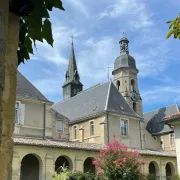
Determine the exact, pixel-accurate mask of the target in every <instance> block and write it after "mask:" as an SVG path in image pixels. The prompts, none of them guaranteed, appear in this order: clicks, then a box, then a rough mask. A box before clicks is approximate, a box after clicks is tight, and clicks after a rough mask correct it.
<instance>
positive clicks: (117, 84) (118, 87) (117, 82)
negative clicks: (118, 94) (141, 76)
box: [116, 81, 121, 91]
mask: <svg viewBox="0 0 180 180" xmlns="http://www.w3.org/2000/svg"><path fill="white" fill-rule="evenodd" d="M116 87H117V89H118V91H120V90H121V87H120V81H116Z"/></svg>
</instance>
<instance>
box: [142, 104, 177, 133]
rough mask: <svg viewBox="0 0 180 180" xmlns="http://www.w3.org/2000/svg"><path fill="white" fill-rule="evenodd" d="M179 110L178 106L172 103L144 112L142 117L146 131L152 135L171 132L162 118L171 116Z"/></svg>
mask: <svg viewBox="0 0 180 180" xmlns="http://www.w3.org/2000/svg"><path fill="white" fill-rule="evenodd" d="M179 112H180V111H179V106H178V105H177V104H173V105H171V106H167V107H163V108H160V109H157V110H154V111H151V112H147V113H144V114H143V117H144V120H145V123H146V124H147V125H146V129H147V131H148V132H149V133H151V134H154V135H156V134H164V133H168V132H173V129H172V128H171V127H170V126H169V125H166V124H164V123H163V122H162V120H163V118H165V117H166V116H171V115H173V114H176V113H179Z"/></svg>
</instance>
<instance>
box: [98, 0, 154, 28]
mask: <svg viewBox="0 0 180 180" xmlns="http://www.w3.org/2000/svg"><path fill="white" fill-rule="evenodd" d="M106 16H107V17H111V18H119V17H122V18H124V19H125V20H126V21H127V23H129V25H131V26H132V27H133V28H136V29H139V28H144V27H149V26H152V25H153V21H152V19H151V16H150V12H148V10H147V8H146V6H145V3H144V1H143V0H116V1H115V3H114V4H113V5H110V6H109V7H107V8H106V9H105V10H104V11H103V12H102V13H100V14H99V15H98V19H102V18H104V17H106Z"/></svg>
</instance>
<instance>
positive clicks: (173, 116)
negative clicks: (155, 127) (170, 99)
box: [163, 113, 180, 121]
mask: <svg viewBox="0 0 180 180" xmlns="http://www.w3.org/2000/svg"><path fill="white" fill-rule="evenodd" d="M177 118H180V113H176V114H173V115H171V116H166V117H164V118H163V120H165V121H166V120H171V119H177Z"/></svg>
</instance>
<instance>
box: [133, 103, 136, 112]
mask: <svg viewBox="0 0 180 180" xmlns="http://www.w3.org/2000/svg"><path fill="white" fill-rule="evenodd" d="M133 110H134V111H135V112H136V103H135V102H133Z"/></svg>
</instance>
